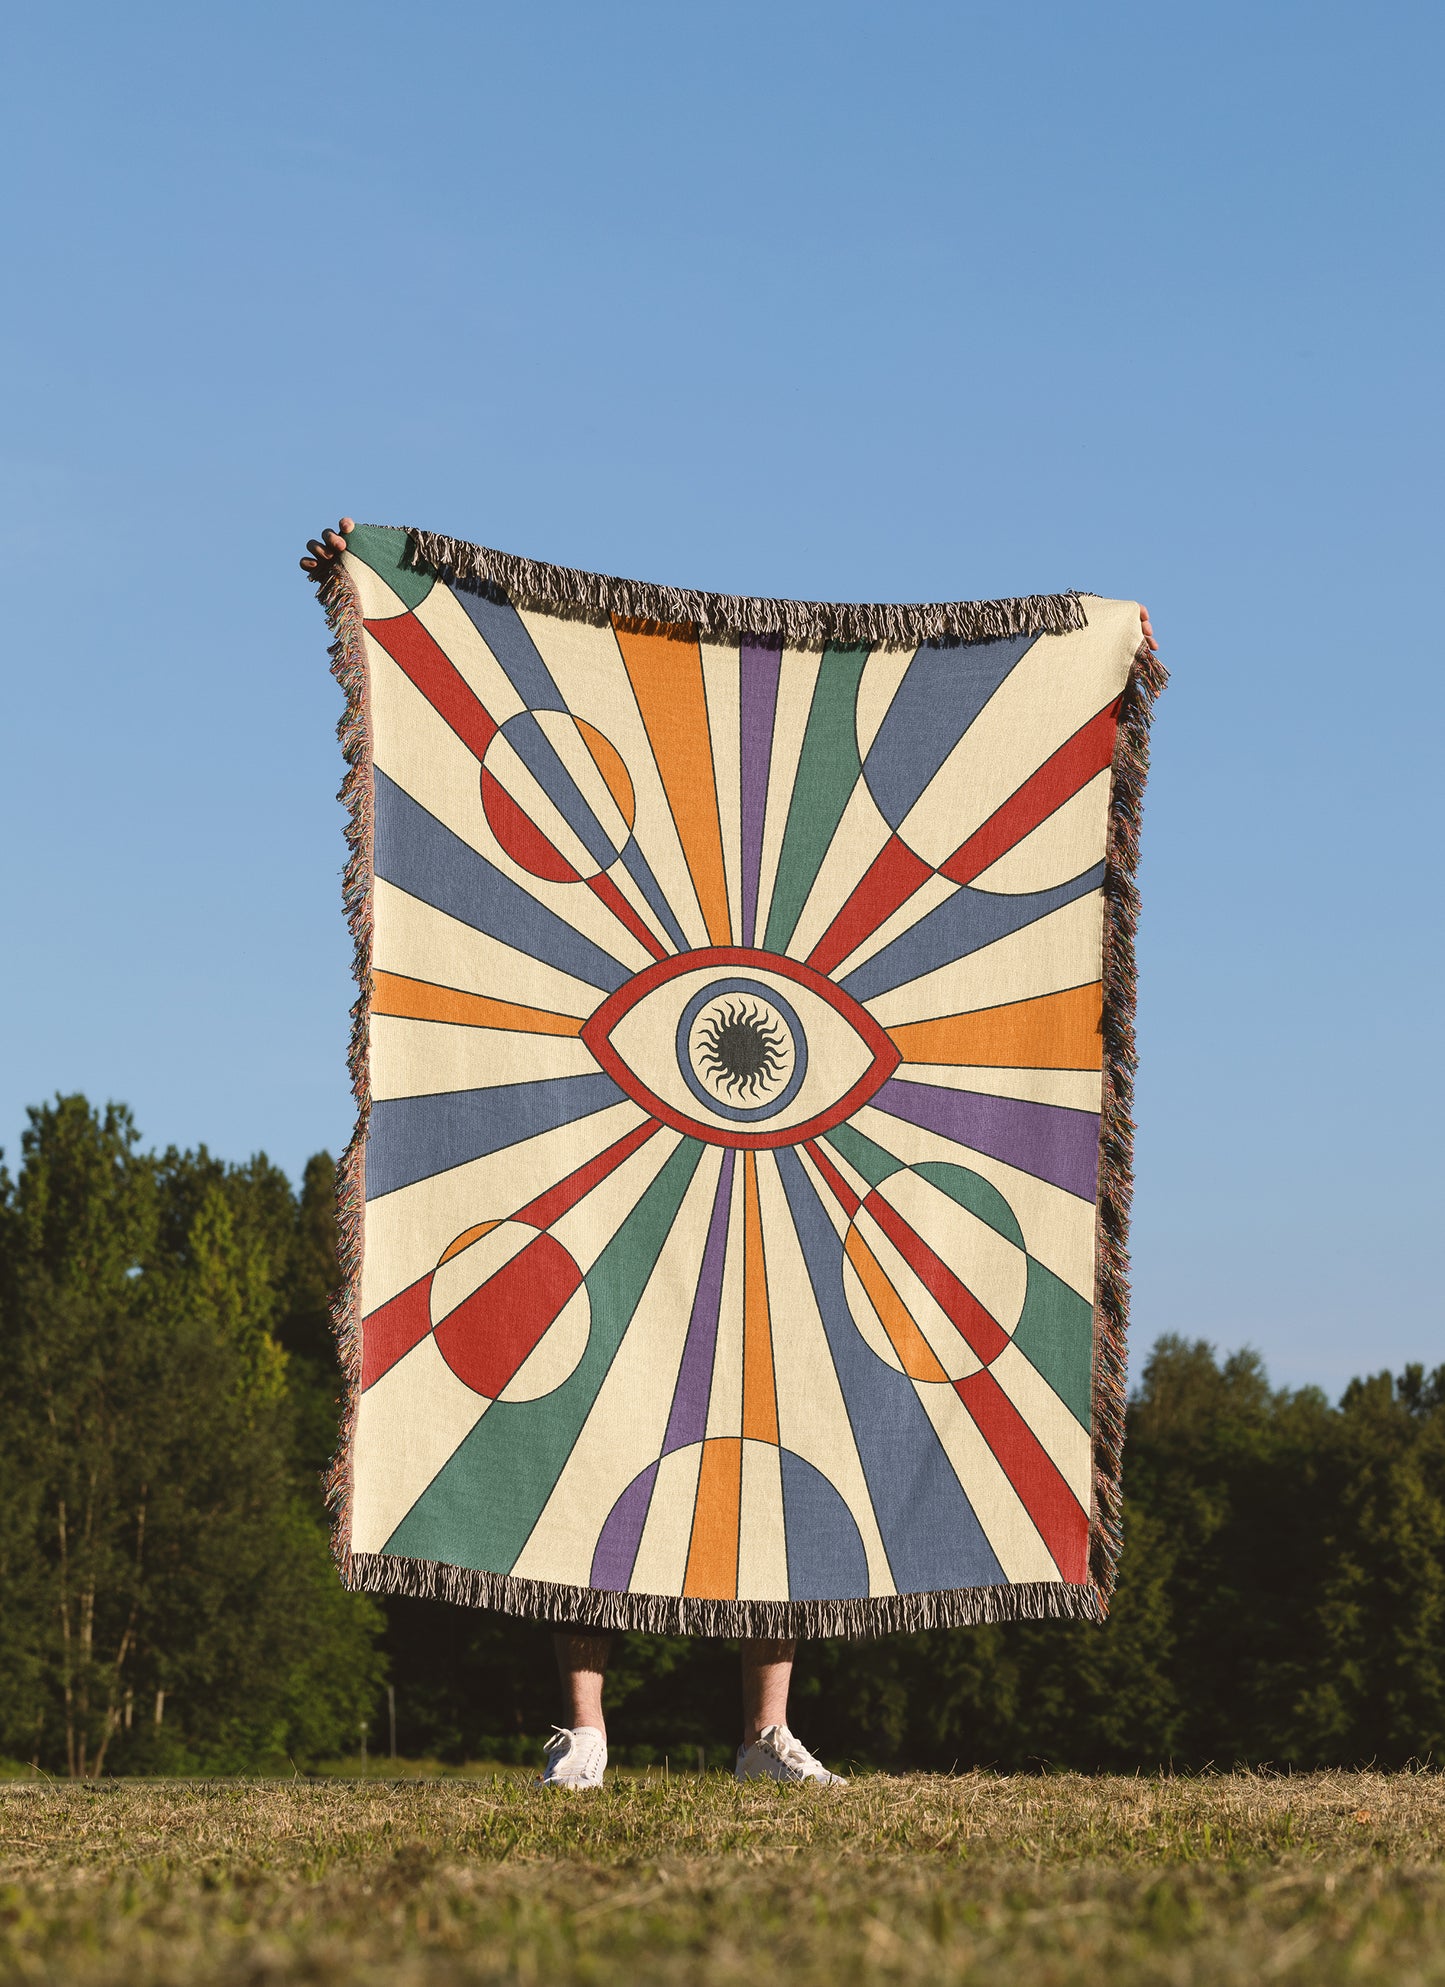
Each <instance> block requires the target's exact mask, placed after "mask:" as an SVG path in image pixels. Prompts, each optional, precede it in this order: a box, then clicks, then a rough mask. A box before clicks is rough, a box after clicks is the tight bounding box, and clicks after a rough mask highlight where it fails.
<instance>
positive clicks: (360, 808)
mask: <svg viewBox="0 0 1445 1987" xmlns="http://www.w3.org/2000/svg"><path fill="white" fill-rule="evenodd" d="M318 597H319V599H320V601H321V605H322V606H323V608H325V610H326V620H327V624H328V626H329V627H330V629H331V632H332V635H333V636H334V637H335V639H334V640H333V642H332V644H331V673H332V675H333V676H334V677H335V678H336V680H337V682H338V683H339V684H340V685H341V688H342V690H343V691H344V692H345V694H346V708H345V710H344V711H343V712H342V714H341V717H340V720H339V721H338V723H337V727H336V735H337V737H338V738H339V739H340V741H341V751H342V755H343V757H344V758H345V760H346V776H345V778H344V779H343V780H342V782H341V791H340V793H339V794H338V795H337V799H338V800H339V801H341V803H342V805H343V806H344V807H345V809H346V848H347V859H346V868H345V870H344V871H343V874H342V885H341V898H342V903H343V905H344V907H345V911H346V922H347V927H348V929H349V930H350V932H351V946H352V951H351V970H352V975H353V977H354V978H355V981H356V989H357V991H356V999H355V1001H354V1002H353V1003H352V1008H351V1040H350V1044H349V1046H348V1049H347V1067H348V1069H349V1070H350V1072H351V1094H352V1096H353V1097H354V1098H355V1100H356V1125H355V1128H354V1129H353V1131H352V1134H351V1139H350V1142H349V1143H348V1145H347V1148H346V1150H345V1152H344V1153H343V1154H342V1156H341V1164H340V1166H339V1167H338V1168H337V1174H336V1216H337V1227H338V1231H339V1250H338V1253H339V1256H340V1262H341V1274H342V1285H341V1289H340V1290H339V1291H338V1292H337V1294H336V1296H335V1298H334V1299H333V1300H332V1307H331V1315H332V1324H333V1326H334V1329H335V1332H336V1345H337V1352H338V1354H339V1357H340V1360H341V1369H342V1372H343V1374H344V1375H345V1379H346V1395H345V1404H344V1406H343V1409H342V1417H341V1429H340V1433H339V1436H338V1439H337V1449H336V1455H335V1457H334V1458H333V1459H332V1463H331V1467H330V1469H329V1470H328V1471H327V1473H326V1501H327V1504H328V1506H329V1507H330V1509H331V1511H332V1514H333V1517H334V1520H335V1523H334V1527H333V1530H332V1535H331V1537H332V1551H333V1552H334V1554H335V1556H336V1560H337V1564H338V1565H339V1566H340V1568H341V1575H342V1579H343V1580H346V1579H347V1577H348V1575H347V1568H348V1564H349V1562H350V1558H351V1456H352V1439H353V1437H354V1435H355V1432H356V1404H357V1400H358V1399H359V1397H360V1393H361V1256H362V1242H363V1227H364V1223H365V1219H366V1132H367V1126H368V1124H369V1122H370V1119H371V1066H370V1037H371V933H372V894H373V893H372V880H373V879H372V846H373V837H372V828H373V795H374V782H373V779H372V758H371V695H370V678H369V673H368V670H367V667H366V648H365V645H364V642H363V639H362V627H361V603H360V602H359V600H358V599H357V596H356V589H355V587H353V585H352V584H351V580H350V578H349V577H348V575H347V573H346V572H345V570H344V568H342V567H341V566H339V565H337V566H334V567H333V569H332V571H331V572H329V573H328V574H327V575H326V578H325V580H324V581H323V582H322V585H321V587H320V589H319V593H318Z"/></svg>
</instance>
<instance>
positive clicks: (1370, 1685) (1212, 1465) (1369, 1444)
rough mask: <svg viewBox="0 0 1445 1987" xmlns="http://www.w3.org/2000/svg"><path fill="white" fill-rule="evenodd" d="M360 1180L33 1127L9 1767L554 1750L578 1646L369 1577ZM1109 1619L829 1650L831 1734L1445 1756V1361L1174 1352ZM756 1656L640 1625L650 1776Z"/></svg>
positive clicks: (1156, 1756)
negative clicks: (354, 1587) (343, 1503)
mask: <svg viewBox="0 0 1445 1987" xmlns="http://www.w3.org/2000/svg"><path fill="white" fill-rule="evenodd" d="M332 1186H333V1169H332V1165H331V1161H330V1160H329V1159H328V1158H327V1157H326V1155H325V1154H320V1155H318V1156H317V1157H316V1158H314V1159H312V1160H311V1161H310V1162H309V1163H308V1165H307V1167H306V1170H305V1173H304V1175H303V1178H302V1181H301V1184H300V1188H299V1190H297V1191H293V1190H292V1188H291V1186H290V1184H289V1183H288V1182H287V1180H286V1179H285V1177H284V1176H283V1175H282V1174H281V1173H280V1172H279V1171H278V1170H277V1169H276V1168H275V1167H273V1166H271V1165H270V1164H269V1163H268V1162H267V1161H266V1160H265V1159H264V1158H258V1159H255V1160H253V1161H252V1162H251V1163H250V1164H249V1165H247V1166H243V1167H234V1166H226V1165H223V1164H222V1163H221V1162H219V1161H217V1160H215V1159H213V1158H212V1157H211V1156H210V1155H209V1154H207V1153H206V1152H205V1151H204V1150H201V1151H199V1152H192V1153H179V1152H175V1151H169V1152H166V1153H164V1154H160V1155H155V1154H148V1153H144V1152H142V1151H141V1150H140V1149H139V1144H138V1141H137V1137H136V1133H135V1130H134V1127H133V1125H132V1123H131V1120H130V1117H129V1115H128V1113H126V1112H125V1111H124V1110H122V1109H119V1108H118V1107H109V1108H107V1109H106V1110H105V1111H103V1112H97V1111H94V1110H92V1109H91V1108H90V1107H89V1105H88V1104H87V1103H86V1101H85V1100H84V1099H83V1098H79V1097H72V1098H65V1099H60V1100H58V1101H57V1102H56V1104H54V1105H53V1106H47V1107H45V1108H44V1109H41V1110H36V1111H32V1112H31V1114H30V1128H29V1130H28V1132H27V1133H26V1135H25V1139H24V1145H23V1152H22V1163H21V1166H20V1169H19V1172H18V1176H17V1177H16V1178H15V1179H14V1180H11V1179H10V1178H9V1177H8V1176H4V1175H0V1416H3V1428H0V1432H3V1441H0V1510H3V1525H0V1591H3V1608H0V1754H5V1755H7V1756H9V1757H10V1758H12V1759H14V1760H16V1761H19V1762H28V1761H34V1762H36V1763H38V1764H39V1765H40V1766H41V1767H43V1768H45V1769H46V1770H47V1771H51V1772H61V1773H64V1772H71V1773H76V1774H83V1773H97V1772H101V1771H104V1772H126V1771H146V1772H156V1771H177V1770H184V1771H194V1770H208V1771H227V1770H257V1769H266V1768H275V1767H277V1766H281V1765H284V1764H285V1763H286V1762H287V1761H289V1762H291V1763H292V1764H294V1765H295V1766H297V1767H300V1768H302V1769H305V1768H307V1767H310V1766H314V1765H315V1764H317V1763H319V1762H320V1761H321V1760H323V1759H325V1758H327V1757H333V1756H335V1755H338V1754H341V1753H350V1752H355V1751H356V1749H357V1747H358V1744H359V1742H360V1735H361V1732H362V1730H363V1728H365V1729H366V1730H367V1731H368V1732H369V1735H370V1744H371V1747H372V1749H373V1751H379V1752H385V1751H386V1749H387V1747H388V1745H389V1742H390V1732H389V1715H388V1714H389V1706H388V1701H387V1696H386V1686H387V1684H388V1683H389V1684H390V1686H391V1689H392V1692H393V1697H392V1700H391V1702H392V1703H393V1704H394V1706H395V1715H396V1739H397V1747H398V1751H399V1752H400V1753H401V1754H402V1755H403V1756H406V1757H419V1756H431V1757H437V1758H440V1759H444V1760H452V1761H457V1760H461V1759H464V1758H469V1757H470V1758H486V1757H503V1758H506V1757H511V1758H526V1759H534V1758H536V1756H537V1748H538V1740H539V1738H540V1737H541V1736H542V1735H544V1734H545V1732H546V1729H547V1727H548V1725H549V1724H550V1723H551V1721H552V1719H553V1718H554V1717H555V1716H556V1715H557V1711H556V1704H555V1692H554V1686H553V1682H552V1667H551V1657H550V1650H549V1648H548V1637H547V1634H546V1631H545V1630H544V1629H542V1628H541V1627H539V1626H537V1625H535V1624H530V1623H520V1622H515V1621H507V1620H503V1619H500V1618H498V1617H495V1616H488V1615H483V1614H478V1613H475V1612H473V1611H470V1610H466V1609H460V1608H449V1607H446V1606H443V1605H442V1604H440V1603H429V1602H419V1601H389V1602H387V1603H385V1604H384V1606H383V1605H381V1604H377V1603H373V1602H371V1601H368V1600H366V1599H364V1598H362V1597H359V1596H354V1595H347V1594H345V1593H343V1592H342V1590H341V1588H340V1585H339V1584H338V1582H337V1580H336V1577H335V1574H334V1571H333V1569H332V1566H331V1562H330V1557H329V1553H328V1549H327V1543H326V1525H325V1519H324V1514H323V1512H322V1508H321V1498H320V1488H319V1478H320V1471H321V1469H322V1468H323V1466H324V1463H325V1460H326V1458H327V1456H328V1455H329V1453H330V1449H331V1446H332V1444H333V1441H334V1437H335V1427H336V1413H337V1394H338V1387H339V1378H338V1375H337V1371H336V1365H335V1359H334V1354H333V1350H332V1342H331V1336H330V1327H329V1321H328V1303H327V1300H328V1294H329V1291H330V1289H331V1287H332V1286H333V1284H334V1282H335V1280H336V1267H335V1228H334V1222H333V1214H332ZM1125 1483H1126V1511H1127V1517H1126V1539H1125V1551H1124V1560H1123V1566H1122V1572H1121V1578H1120V1583H1119V1591H1118V1594H1117V1596H1116V1598H1115V1603H1114V1608H1113V1612H1112V1614H1111V1617H1110V1620H1109V1622H1108V1624H1107V1626H1105V1627H1104V1628H1102V1629H1099V1628H1090V1627H1085V1626H1082V1625H1075V1624H1058V1623H1048V1624H1039V1625H1026V1626H1013V1627H1005V1628H982V1629H971V1630H957V1631H947V1630H935V1631H932V1632H929V1633H927V1634H920V1635H912V1636H890V1637H885V1638H883V1639H881V1640H879V1641H874V1642H853V1643H842V1642H836V1643H821V1644H812V1645H805V1646H804V1648H803V1649H802V1650H801V1651H800V1658H799V1665H798V1675H797V1682H796V1686H795V1709H794V1723H795V1724H796V1725H797V1726H798V1728H799V1730H800V1731H801V1732H802V1733H803V1735H804V1736H805V1737H806V1738H807V1740H808V1742H809V1744H811V1745H812V1746H813V1747H814V1748H815V1749H816V1750H819V1751H821V1752H823V1753H824V1754H825V1756H827V1757H829V1758H832V1759H837V1760H849V1759H851V1760H855V1761H857V1762H859V1763H860V1764H863V1763H867V1764H874V1765H880V1766H918V1767H933V1768H944V1769H946V1768H948V1767H949V1766H951V1765H954V1764H957V1765H958V1766H960V1767H966V1766H970V1765H995V1766H999V1767H1007V1768H1028V1767H1031V1766H1043V1765H1052V1766H1058V1767H1063V1766H1069V1767H1079V1768H1111V1769H1122V1770H1126V1771H1127V1770H1132V1769H1134V1768H1143V1769H1146V1770H1147V1769H1152V1768H1154V1767H1156V1766H1158V1765H1161V1764H1170V1763H1172V1764H1173V1765H1175V1766H1176V1767H1179V1768H1181V1769H1183V1768H1200V1767H1204V1766H1208V1765H1210V1764H1211V1763H1212V1764H1214V1765H1216V1766H1220V1767H1226V1766H1232V1765H1234V1764H1236V1763H1245V1762H1247V1763H1252V1764H1256V1765H1263V1764H1271V1765H1273V1766H1275V1767H1279V1768H1284V1767H1308V1766H1315V1765H1323V1764H1358V1763H1362V1762H1365V1761H1369V1760H1374V1761H1376V1762H1378V1763H1380V1764H1382V1765H1402V1764H1404V1763H1406V1762H1407V1761H1409V1760H1411V1759H1418V1760H1428V1759H1431V1758H1435V1759H1437V1760H1438V1759H1439V1758H1441V1757H1442V1756H1445V1366H1442V1367H1440V1368H1439V1369H1437V1370H1436V1371H1435V1372H1434V1374H1433V1375H1431V1376H1430V1377H1428V1378H1427V1377H1426V1375H1425V1373H1424V1371H1423V1370H1422V1369H1421V1368H1418V1367H1412V1368H1408V1369H1407V1370H1406V1372H1405V1373H1404V1374H1403V1375H1402V1376H1401V1377H1399V1378H1398V1379H1392V1378H1391V1376H1390V1375H1388V1374H1381V1375H1378V1376H1376V1377H1374V1378H1371V1379H1365V1380H1358V1381H1356V1382H1354V1383H1353V1384H1352V1385H1351V1386H1350V1387H1349V1388H1348V1389H1347V1390H1346V1392H1345V1394H1344V1396H1343V1398H1342V1400H1341V1401H1340V1402H1339V1403H1338V1405H1333V1404H1331V1403H1330V1402H1329V1401H1328V1400H1327V1399H1326V1397H1325V1396H1324V1395H1323V1394H1322V1393H1320V1392H1319V1391H1318V1390H1316V1389H1313V1388H1305V1389H1301V1390H1299V1391H1288V1390H1278V1389H1273V1388H1271V1387H1270V1385H1269V1384H1268V1380H1267V1378H1266V1376H1265V1373H1264V1371H1263V1369H1262V1367H1261V1365H1260V1362H1259V1360H1258V1359H1257V1358H1256V1357H1255V1355H1253V1354H1251V1353H1239V1354H1236V1355H1234V1356H1232V1357H1231V1358H1228V1359H1226V1360H1225V1361H1224V1362H1223V1363H1222V1364H1221V1363H1220V1361H1219V1360H1218V1359H1217V1358H1216V1356H1215V1353H1214V1351H1213V1349H1212V1348H1211V1347H1210V1346H1208V1345H1205V1344H1202V1343H1196V1344H1186V1343H1184V1342H1182V1341H1180V1340H1177V1339H1168V1338H1166V1339H1161V1340H1160V1341H1159V1342H1158V1343H1157V1344H1156V1345H1155V1347H1154V1350H1153V1353H1152V1355H1151V1357H1150V1359H1149V1361H1148V1363H1147V1365H1146V1367H1145V1369H1144V1373H1143V1377H1142V1381H1141V1384H1140V1387H1139V1390H1138V1392H1137V1395H1136V1397H1135V1399H1134V1401H1133V1402H1132V1404H1131V1407H1130V1429H1129V1444H1128V1449H1127V1452H1126V1463H1125ZM736 1693H737V1665H736V1657H735V1654H734V1653H733V1652H732V1651H731V1650H730V1649H729V1648H728V1647H727V1646H726V1645H724V1644H718V1643H708V1642H697V1641H688V1640H682V1639H676V1640H674V1639H669V1638H663V1637H633V1636H629V1637H622V1638H619V1641H618V1643H617V1646H616V1650H615V1654H614V1661H613V1667H612V1677H611V1684H610V1688H609V1726H610V1736H611V1738H612V1741H613V1749H614V1753H615V1755H616V1756H617V1757H619V1758H621V1759H623V1760H628V1759H630V1760H632V1761H633V1762H634V1763H643V1762H645V1761H648V1760H657V1759H661V1758H662V1757H663V1756H664V1755H670V1757H671V1758H672V1760H673V1761H674V1763H675V1764H677V1765H680V1766H686V1765H691V1764H692V1763H693V1761H694V1759H695V1756H696V1753H697V1750H698V1749H701V1750H702V1751H703V1752H704V1753H705V1754H706V1755H707V1756H708V1757H709V1759H710V1760H711V1761H712V1762H713V1763H715V1764H723V1763H725V1762H726V1761H727V1760H728V1759H730V1756H731V1747H732V1745H733V1743H734V1739H735V1726H736V1722H737V1716H736Z"/></svg>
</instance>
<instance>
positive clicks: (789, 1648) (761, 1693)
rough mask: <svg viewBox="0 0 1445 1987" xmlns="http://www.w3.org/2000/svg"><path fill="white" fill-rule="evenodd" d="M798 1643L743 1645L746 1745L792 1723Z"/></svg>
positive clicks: (753, 1641)
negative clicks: (790, 1712) (790, 1696)
mask: <svg viewBox="0 0 1445 1987" xmlns="http://www.w3.org/2000/svg"><path fill="white" fill-rule="evenodd" d="M797 1647H798V1645H797V1643H796V1642H764V1641H761V1640H758V1639H756V1638H753V1637H749V1638H748V1639H747V1640H746V1641H745V1642H744V1643H743V1645H742V1658H743V1744H744V1745H745V1746H750V1745H752V1744H753V1742H754V1741H755V1740H756V1739H757V1738H758V1737H759V1736H760V1735H761V1734H762V1733H763V1732H765V1731H766V1730H767V1728H768V1726H769V1725H786V1724H787V1722H788V1685H789V1684H790V1683H791V1682H792V1680H793V1657H794V1655H795V1654H796V1652H797Z"/></svg>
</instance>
